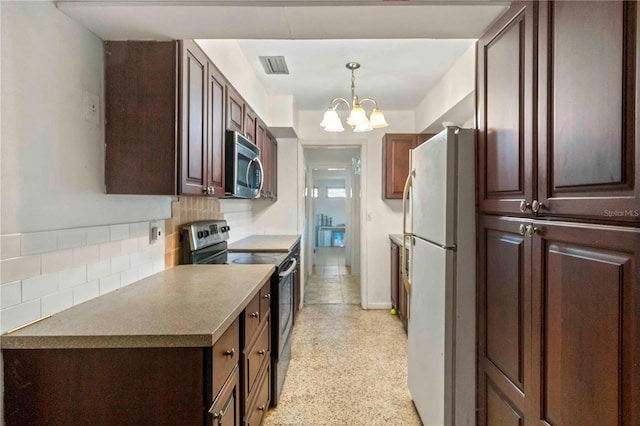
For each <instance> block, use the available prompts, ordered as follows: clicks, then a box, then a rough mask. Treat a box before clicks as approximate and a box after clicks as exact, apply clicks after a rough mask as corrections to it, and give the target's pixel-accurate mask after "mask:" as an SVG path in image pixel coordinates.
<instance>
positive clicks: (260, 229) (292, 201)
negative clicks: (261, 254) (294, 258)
mask: <svg viewBox="0 0 640 426" xmlns="http://www.w3.org/2000/svg"><path fill="white" fill-rule="evenodd" d="M298 151H299V146H298V140H297V139H278V171H277V173H278V199H277V200H276V201H269V200H260V199H258V200H253V201H252V205H253V229H254V233H255V234H298V233H299V231H298V190H299V189H300V187H301V186H302V185H303V183H300V184H298V155H299V152H298ZM302 189H304V188H302Z"/></svg>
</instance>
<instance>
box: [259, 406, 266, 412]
mask: <svg viewBox="0 0 640 426" xmlns="http://www.w3.org/2000/svg"><path fill="white" fill-rule="evenodd" d="M265 408H267V407H265V406H264V405H261V406H259V407H258V410H260V411H264V409H265Z"/></svg>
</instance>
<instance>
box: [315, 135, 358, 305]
mask: <svg viewBox="0 0 640 426" xmlns="http://www.w3.org/2000/svg"><path fill="white" fill-rule="evenodd" d="M304 163H305V164H304V165H305V170H306V176H305V182H306V188H307V190H306V193H307V197H306V201H307V202H306V203H305V218H306V220H305V235H306V237H307V238H306V241H307V242H308V247H307V249H308V254H309V255H310V256H308V257H307V259H309V260H310V262H309V263H310V264H308V267H307V269H306V270H307V271H309V273H308V275H307V279H306V285H305V289H304V303H305V304H358V305H359V304H361V300H362V298H361V285H360V244H359V241H360V204H361V203H360V194H361V191H360V148H354V147H333V146H332V147H305V148H304Z"/></svg>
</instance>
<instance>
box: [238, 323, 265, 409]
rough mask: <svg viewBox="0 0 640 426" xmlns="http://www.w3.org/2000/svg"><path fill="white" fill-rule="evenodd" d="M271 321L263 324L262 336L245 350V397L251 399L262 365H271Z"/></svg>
mask: <svg viewBox="0 0 640 426" xmlns="http://www.w3.org/2000/svg"><path fill="white" fill-rule="evenodd" d="M269 331H270V327H269V319H268V318H267V320H266V321H265V322H264V323H263V324H262V327H261V329H260V334H259V336H258V338H257V339H256V341H255V342H254V343H253V344H252V345H251V347H249V348H247V349H245V359H244V367H245V375H244V380H245V387H244V388H245V397H247V398H248V397H249V395H251V394H252V393H253V391H254V389H255V385H256V378H257V377H258V372H259V371H260V368H261V367H262V363H263V362H264V361H265V360H266V362H267V363H269V361H270V359H271V351H270V350H269V349H270V348H269Z"/></svg>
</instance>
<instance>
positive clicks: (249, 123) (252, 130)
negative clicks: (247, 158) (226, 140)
mask: <svg viewBox="0 0 640 426" xmlns="http://www.w3.org/2000/svg"><path fill="white" fill-rule="evenodd" d="M257 118H258V117H257V116H256V113H255V112H253V110H252V109H251V108H250V107H249V105H246V104H245V106H244V127H243V131H244V135H245V136H246V137H247V139H249V140H250V141H251V142H253V143H256V124H257V122H258V120H257Z"/></svg>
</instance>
